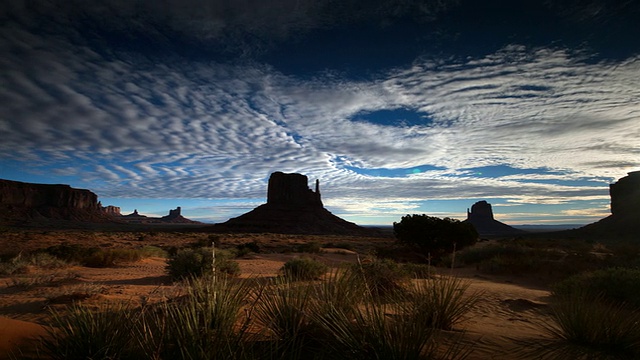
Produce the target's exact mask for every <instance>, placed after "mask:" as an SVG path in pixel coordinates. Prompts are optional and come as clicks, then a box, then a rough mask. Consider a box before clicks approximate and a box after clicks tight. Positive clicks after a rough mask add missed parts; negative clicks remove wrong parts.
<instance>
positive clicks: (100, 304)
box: [0, 172, 640, 359]
mask: <svg viewBox="0 0 640 360" xmlns="http://www.w3.org/2000/svg"><path fill="white" fill-rule="evenodd" d="M637 181H638V176H637V173H631V174H629V176H628V177H626V178H623V179H621V180H620V181H619V182H618V183H616V184H612V185H611V188H612V191H611V196H612V204H613V206H612V215H611V216H610V217H608V218H606V219H603V220H602V221H600V222H598V223H594V224H591V225H588V226H586V227H584V228H580V229H575V230H571V231H563V232H556V233H535V234H533V233H526V232H523V231H520V230H517V229H514V228H511V227H510V226H508V225H506V224H503V223H501V222H499V221H497V220H495V219H494V216H493V212H492V209H491V205H490V204H488V203H487V202H486V201H485V202H478V203H476V204H474V205H473V206H472V208H471V211H469V212H468V219H467V221H459V220H453V219H447V218H445V219H440V218H437V217H431V216H427V215H424V214H422V215H417V214H414V215H407V216H405V217H402V219H401V221H400V222H398V223H394V225H393V229H390V228H364V227H360V226H358V225H356V224H353V223H350V222H347V221H345V220H343V219H341V218H339V217H337V216H335V215H333V214H331V213H330V212H329V211H328V210H326V209H325V208H324V206H323V203H322V199H321V195H320V190H319V183H318V182H316V188H315V191H314V190H311V189H309V188H308V187H307V183H308V179H307V177H306V176H304V175H301V174H284V173H281V172H276V173H274V174H272V176H271V177H270V179H269V183H268V191H267V193H268V196H267V202H266V204H263V205H260V206H259V207H257V208H256V209H254V210H253V211H250V212H248V213H246V214H244V215H241V216H239V217H237V218H233V219H230V220H229V221H227V222H225V223H222V224H215V225H206V224H202V223H198V222H193V221H190V220H188V219H185V218H183V217H182V216H181V215H180V208H178V209H176V210H171V211H170V215H169V216H167V217H163V218H160V219H149V218H144V219H143V221H141V220H140V218H143V217H141V216H139V215H136V216H134V217H133V218H134V219H135V222H131V219H132V217H129V218H128V219H127V220H125V221H123V220H121V217H123V216H122V215H120V214H118V211H117V210H116V211H115V212H114V209H113V208H112V207H107V208H105V207H102V206H101V205H100V204H99V203H98V202H97V196H95V194H93V193H91V192H89V191H87V190H78V189H73V188H70V187H65V186H59V185H54V186H51V185H39V184H27V183H16V182H8V181H3V182H2V183H0V185H2V190H3V192H2V195H3V196H2V198H1V199H2V205H3V207H2V210H3V212H2V213H3V214H4V215H5V216H4V218H3V219H4V220H3V221H4V223H5V225H4V226H3V227H2V229H1V232H0V236H1V242H2V249H1V250H0V259H1V262H0V280H1V281H0V293H1V294H2V297H0V319H1V320H0V321H1V322H2V327H0V329H1V330H0V332H1V335H2V336H1V337H0V338H1V339H2V340H1V343H0V350H1V351H2V357H3V358H8V359H12V358H24V359H36V358H54V359H64V358H91V359H96V358H104V359H107V358H109V359H113V358H132V357H136V358H150V359H163V358H196V359H200V358H221V359H230V358H233V359H263V358H264V359H273V358H279V359H285V358H286V359H298V358H301V357H312V358H315V359H325V358H336V357H338V358H363V359H368V358H381V359H394V358H401V359H494V358H495V359H498V358H499V359H547V358H548V359H564V358H576V359H577V358H585V359H587V358H589V359H591V358H598V359H599V358H612V359H618V358H625V359H626V358H629V359H632V358H634V357H635V356H636V355H639V354H640V352H639V351H640V348H639V347H638V344H640V332H639V330H638V329H637V326H636V324H637V321H639V320H640V313H638V311H637V305H638V304H640V297H639V296H638V293H637V290H636V289H638V285H639V281H640V272H639V271H638V270H637V266H638V255H639V253H640V247H639V246H638V245H637V243H636V239H635V238H634V237H635V236H636V234H635V233H633V232H629V231H626V232H622V233H621V232H620V228H619V225H620V224H623V225H624V224H626V223H628V222H629V221H631V220H633V219H634V217H635V216H636V215H637V209H638V208H640V207H638V206H637V204H636V203H637V200H638V197H637V188H638V187H637V186H635V185H636V182H637ZM620 189H622V190H620ZM78 199H82V201H79V200H78ZM16 214H18V215H19V216H16ZM176 221H177V222H176ZM611 224H614V225H615V226H618V229H617V230H618V235H616V236H614V237H609V238H607V237H602V236H599V235H597V234H601V233H602V232H603V231H606V230H607V228H608V227H611V226H612V225H611ZM632 228H633V225H629V226H627V227H625V229H632ZM476 229H478V230H476ZM589 234H592V235H591V236H590V235H589ZM593 234H596V235H595V236H596V237H594V235H593ZM456 245H457V246H456ZM225 324H226V325H225Z"/></svg>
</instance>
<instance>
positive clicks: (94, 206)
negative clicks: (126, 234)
mask: <svg viewBox="0 0 640 360" xmlns="http://www.w3.org/2000/svg"><path fill="white" fill-rule="evenodd" d="M103 209H104V208H103V207H102V205H101V204H100V203H99V202H98V196H97V195H96V194H94V193H93V192H91V191H89V190H85V189H74V188H72V187H71V186H69V185H62V184H55V185H52V184H33V183H25V182H20V181H11V180H3V179H0V220H2V221H3V222H4V223H8V224H21V223H25V222H37V221H42V220H47V219H51V220H66V221H74V222H106V221H110V219H111V216H109V214H108V213H107V212H105V211H104V210H103Z"/></svg>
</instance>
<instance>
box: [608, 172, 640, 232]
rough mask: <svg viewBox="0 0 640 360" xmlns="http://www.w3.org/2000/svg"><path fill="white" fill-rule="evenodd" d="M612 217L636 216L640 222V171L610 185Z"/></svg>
mask: <svg viewBox="0 0 640 360" xmlns="http://www.w3.org/2000/svg"><path fill="white" fill-rule="evenodd" d="M609 195H610V196H611V215H613V216H628V215H632V214H635V215H636V216H637V217H638V219H639V220H640V171H634V172H630V173H628V174H627V176H625V177H623V178H621V179H619V180H618V182H616V183H613V184H611V185H609Z"/></svg>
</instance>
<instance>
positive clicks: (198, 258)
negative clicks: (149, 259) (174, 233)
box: [167, 248, 240, 279]
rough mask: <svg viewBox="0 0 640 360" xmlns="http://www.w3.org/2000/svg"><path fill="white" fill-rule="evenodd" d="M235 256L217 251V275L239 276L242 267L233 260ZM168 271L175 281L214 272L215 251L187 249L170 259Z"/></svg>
mask: <svg viewBox="0 0 640 360" xmlns="http://www.w3.org/2000/svg"><path fill="white" fill-rule="evenodd" d="M233 257H234V256H233V255H232V253H231V252H229V251H225V250H216V264H215V265H216V273H221V274H226V275H232V276H235V275H238V274H239V273H240V265H238V263H237V262H235V261H233V260H231V258H233ZM167 271H168V272H169V275H171V277H172V278H174V279H181V278H186V277H191V276H201V275H204V274H210V273H212V272H213V251H212V249H211V248H196V249H191V248H185V249H180V250H178V251H177V252H176V254H175V255H172V256H170V257H169V261H168V262H167Z"/></svg>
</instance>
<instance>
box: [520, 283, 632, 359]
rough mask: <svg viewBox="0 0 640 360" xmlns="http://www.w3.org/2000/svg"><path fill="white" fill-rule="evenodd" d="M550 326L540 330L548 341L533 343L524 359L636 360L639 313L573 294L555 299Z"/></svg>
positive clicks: (584, 292)
mask: <svg viewBox="0 0 640 360" xmlns="http://www.w3.org/2000/svg"><path fill="white" fill-rule="evenodd" d="M551 318H552V322H550V323H543V324H542V325H541V326H542V329H543V330H544V331H545V332H546V333H547V335H548V336H549V337H550V339H548V340H536V341H535V342H531V343H529V344H527V345H528V347H527V348H526V350H525V351H524V352H525V355H526V357H528V358H532V359H533V358H535V359H558V360H559V359H638V358H640V327H638V324H640V313H639V312H638V310H637V309H633V308H630V307H626V306H623V305H620V304H617V303H614V302H611V301H610V300H607V299H605V298H603V297H602V296H594V295H592V294H591V293H589V292H586V291H583V290H576V291H573V292H571V293H566V294H564V295H562V296H559V297H556V299H555V300H554V301H553V302H552V304H551Z"/></svg>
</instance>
